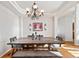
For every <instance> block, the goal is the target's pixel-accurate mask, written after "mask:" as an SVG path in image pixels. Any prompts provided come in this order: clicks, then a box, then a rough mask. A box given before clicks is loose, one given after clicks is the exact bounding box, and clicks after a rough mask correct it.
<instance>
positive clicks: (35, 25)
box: [32, 22, 43, 31]
mask: <svg viewBox="0 0 79 59" xmlns="http://www.w3.org/2000/svg"><path fill="white" fill-rule="evenodd" d="M32 26H33V31H43V23H41V22H35V23H33V25H32Z"/></svg>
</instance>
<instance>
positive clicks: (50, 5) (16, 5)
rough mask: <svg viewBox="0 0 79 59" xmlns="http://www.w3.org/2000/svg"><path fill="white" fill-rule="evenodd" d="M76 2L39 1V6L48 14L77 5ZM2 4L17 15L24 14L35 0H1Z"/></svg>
mask: <svg viewBox="0 0 79 59" xmlns="http://www.w3.org/2000/svg"><path fill="white" fill-rule="evenodd" d="M76 3H77V2H76V1H37V5H38V8H39V9H43V10H44V11H45V13H48V14H54V13H59V12H60V13H61V12H62V11H63V10H67V9H68V8H70V7H72V6H75V4H76ZM0 4H1V5H3V6H5V7H6V8H8V9H9V10H10V11H12V12H13V13H15V14H16V15H23V14H25V12H26V10H25V9H26V8H31V6H32V4H33V1H0Z"/></svg>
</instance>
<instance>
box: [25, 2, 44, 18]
mask: <svg viewBox="0 0 79 59" xmlns="http://www.w3.org/2000/svg"><path fill="white" fill-rule="evenodd" d="M38 9H39V8H38V6H37V4H36V2H34V3H33V5H32V9H29V8H26V14H27V16H28V17H31V19H38V18H39V17H40V16H43V15H44V10H38Z"/></svg>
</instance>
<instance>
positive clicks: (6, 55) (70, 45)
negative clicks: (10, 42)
mask: <svg viewBox="0 0 79 59" xmlns="http://www.w3.org/2000/svg"><path fill="white" fill-rule="evenodd" d="M63 47H73V48H79V46H75V45H74V44H73V43H70V42H66V43H65V44H63V46H62V47H61V48H58V50H59V51H60V53H61V54H62V55H63V58H74V56H73V55H72V54H71V53H69V52H68V50H66V49H64V48H63ZM10 52H11V51H9V52H8V53H7V54H5V55H4V56H3V57H2V58H11V55H10Z"/></svg>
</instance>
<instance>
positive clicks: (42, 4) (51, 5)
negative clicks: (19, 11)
mask: <svg viewBox="0 0 79 59" xmlns="http://www.w3.org/2000/svg"><path fill="white" fill-rule="evenodd" d="M16 3H17V4H18V5H19V6H20V7H21V8H23V9H26V8H31V7H32V4H33V1H17V2H16ZM36 3H37V5H38V8H39V9H43V10H44V11H45V12H48V13H51V12H54V11H55V10H56V9H57V8H59V7H60V6H61V4H62V3H63V1H54V2H53V1H37V2H36Z"/></svg>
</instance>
